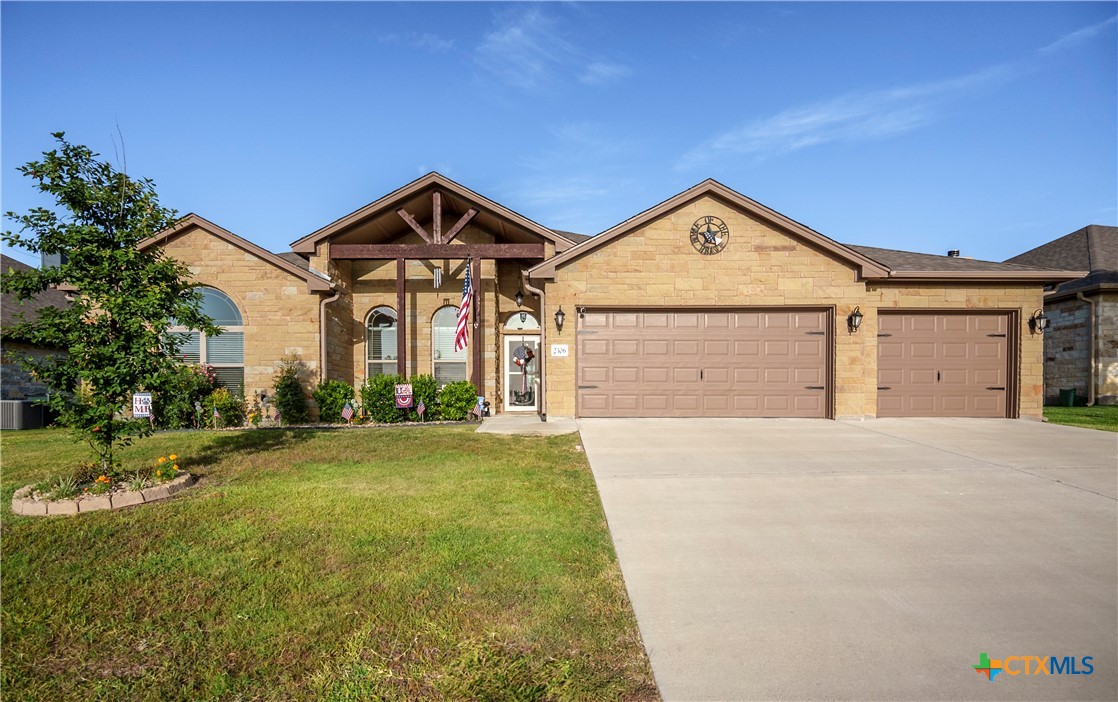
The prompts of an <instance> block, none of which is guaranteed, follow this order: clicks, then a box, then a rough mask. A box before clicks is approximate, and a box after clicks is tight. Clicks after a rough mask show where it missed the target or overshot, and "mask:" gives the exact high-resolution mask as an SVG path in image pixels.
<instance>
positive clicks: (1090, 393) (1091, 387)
mask: <svg viewBox="0 0 1118 702" xmlns="http://www.w3.org/2000/svg"><path fill="white" fill-rule="evenodd" d="M1075 296H1076V297H1077V298H1079V299H1080V300H1082V301H1083V302H1086V303H1087V304H1088V305H1090V306H1091V316H1090V322H1089V323H1088V324H1087V349H1088V357H1089V360H1088V361H1087V368H1088V369H1089V371H1088V373H1087V406H1088V407H1094V406H1095V334H1096V331H1095V330H1096V326H1095V325H1096V324H1098V313H1099V308H1098V305H1097V304H1096V302H1097V301H1096V300H1094V299H1092V298H1089V297H1087V296H1085V295H1084V294H1083V293H1082V292H1079V293H1076V295H1075Z"/></svg>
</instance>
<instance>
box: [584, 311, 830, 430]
mask: <svg viewBox="0 0 1118 702" xmlns="http://www.w3.org/2000/svg"><path fill="white" fill-rule="evenodd" d="M830 319H831V313H830V312H829V311H828V310H818V309H815V310H802V309H773V310H749V309H737V310H717V309H715V310H603V311H598V310H593V311H591V310H587V311H583V312H581V313H580V314H579V319H578V368H577V398H578V399H577V401H578V414H579V416H580V417H827V416H828V415H829V408H830V402H829V399H828V398H829V397H830V393H829V385H830V380H829V378H830V372H829V359H830V349H831V347H832V345H831V338H830V336H831V334H830V329H831V326H832V325H831V323H830Z"/></svg>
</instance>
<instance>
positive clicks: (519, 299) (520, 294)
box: [513, 290, 524, 321]
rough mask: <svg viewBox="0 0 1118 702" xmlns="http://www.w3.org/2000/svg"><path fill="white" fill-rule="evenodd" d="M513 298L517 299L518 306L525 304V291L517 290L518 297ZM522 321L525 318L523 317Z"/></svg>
mask: <svg viewBox="0 0 1118 702" xmlns="http://www.w3.org/2000/svg"><path fill="white" fill-rule="evenodd" d="M513 299H515V300H516V306H517V307H522V306H523V305H524V291H523V290H517V291H516V297H515V298H513ZM520 321H524V318H523V317H521V320H520Z"/></svg>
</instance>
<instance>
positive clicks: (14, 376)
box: [0, 341, 51, 400]
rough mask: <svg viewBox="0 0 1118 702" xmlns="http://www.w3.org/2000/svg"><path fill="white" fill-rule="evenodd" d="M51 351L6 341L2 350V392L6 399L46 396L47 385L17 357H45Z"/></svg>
mask: <svg viewBox="0 0 1118 702" xmlns="http://www.w3.org/2000/svg"><path fill="white" fill-rule="evenodd" d="M50 353H51V352H49V351H45V350H43V349H41V348H39V347H37V346H31V345H29V344H21V343H19V342H15V341H5V342H4V345H3V349H2V350H0V394H2V395H3V397H0V399H4V400H31V399H37V398H41V397H46V395H47V387H46V386H45V385H43V384H42V383H40V382H39V381H37V380H35V378H33V377H31V374H30V373H28V372H27V371H26V370H24V369H23V366H22V365H20V363H19V362H18V360H17V358H18V357H20V356H32V357H34V358H44V357H46V356H48V355H50Z"/></svg>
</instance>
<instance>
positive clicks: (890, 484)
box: [579, 419, 1118, 700]
mask: <svg viewBox="0 0 1118 702" xmlns="http://www.w3.org/2000/svg"><path fill="white" fill-rule="evenodd" d="M579 428H580V431H581V433H582V440H583V444H584V446H585V448H586V452H587V455H588V456H589V458H590V465H591V466H592V467H593V470H594V476H595V478H596V479H597V482H598V488H599V490H600V492H601V496H602V502H603V504H604V506H605V512H606V517H607V519H608V520H609V527H610V531H611V533H612V534H613V540H614V543H615V544H616V546H617V554H618V557H619V559H620V562H621V569H622V572H623V573H624V575H625V582H626V585H627V586H628V589H629V595H630V597H631V598H632V602H633V606H634V608H635V610H636V614H637V620H638V622H639V624H640V630H641V634H642V635H643V637H644V643H645V646H646V647H647V649H648V653H649V656H650V658H651V660H652V668H653V671H654V672H655V675H656V680H657V682H658V684H659V685H660V690H661V692H662V694H663V695H664V698H665V699H666V700H811V699H845V700H927V699H951V700H1013V699H1029V700H1078V699H1098V700H1115V699H1118V675H1116V667H1118V643H1116V639H1118V634H1116V632H1118V510H1116V506H1118V501H1116V498H1118V434H1112V433H1106V432H1101V431H1094V430H1089V429H1077V428H1072V427H1062V426H1055V425H1049V424H1041V423H1038V422H1029V421H1013V420H963V419H880V420H873V421H866V422H850V423H844V422H831V421H822V420H792V419H772V420H732V419H724V420H698V419H696V420H690V419H674V420H665V419H635V420H618V419H612V420H611V419H600V420H593V419H590V420H587V419H584V420H580V421H579ZM981 652H986V653H987V654H988V655H989V657H990V658H991V659H1001V660H1005V659H1007V658H1009V657H1010V656H1042V657H1044V658H1045V659H1047V658H1048V657H1050V656H1056V657H1057V658H1059V659H1063V657H1064V656H1075V657H1076V658H1077V659H1080V661H1081V659H1082V658H1083V657H1085V656H1092V657H1093V662H1092V665H1093V667H1094V672H1093V673H1092V674H1090V675H1070V674H1060V675H1052V674H1049V675H1043V674H1038V675H1028V674H1024V671H1025V664H1024V663H1021V662H1018V661H1016V660H1013V661H1010V662H1009V666H1010V670H1017V671H1019V672H1020V673H1021V674H1017V675H1010V674H1008V673H1003V674H1001V675H998V674H995V678H994V680H993V681H990V680H987V679H986V678H985V677H983V676H982V675H980V674H978V673H977V672H976V671H975V670H974V669H973V667H972V666H974V665H976V664H978V663H979V654H980V653H981ZM1029 665H1030V667H1032V666H1033V665H1034V664H1032V663H1030V664H1029ZM1077 669H1078V670H1080V671H1082V670H1084V666H1083V665H1082V663H1081V662H1077Z"/></svg>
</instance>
